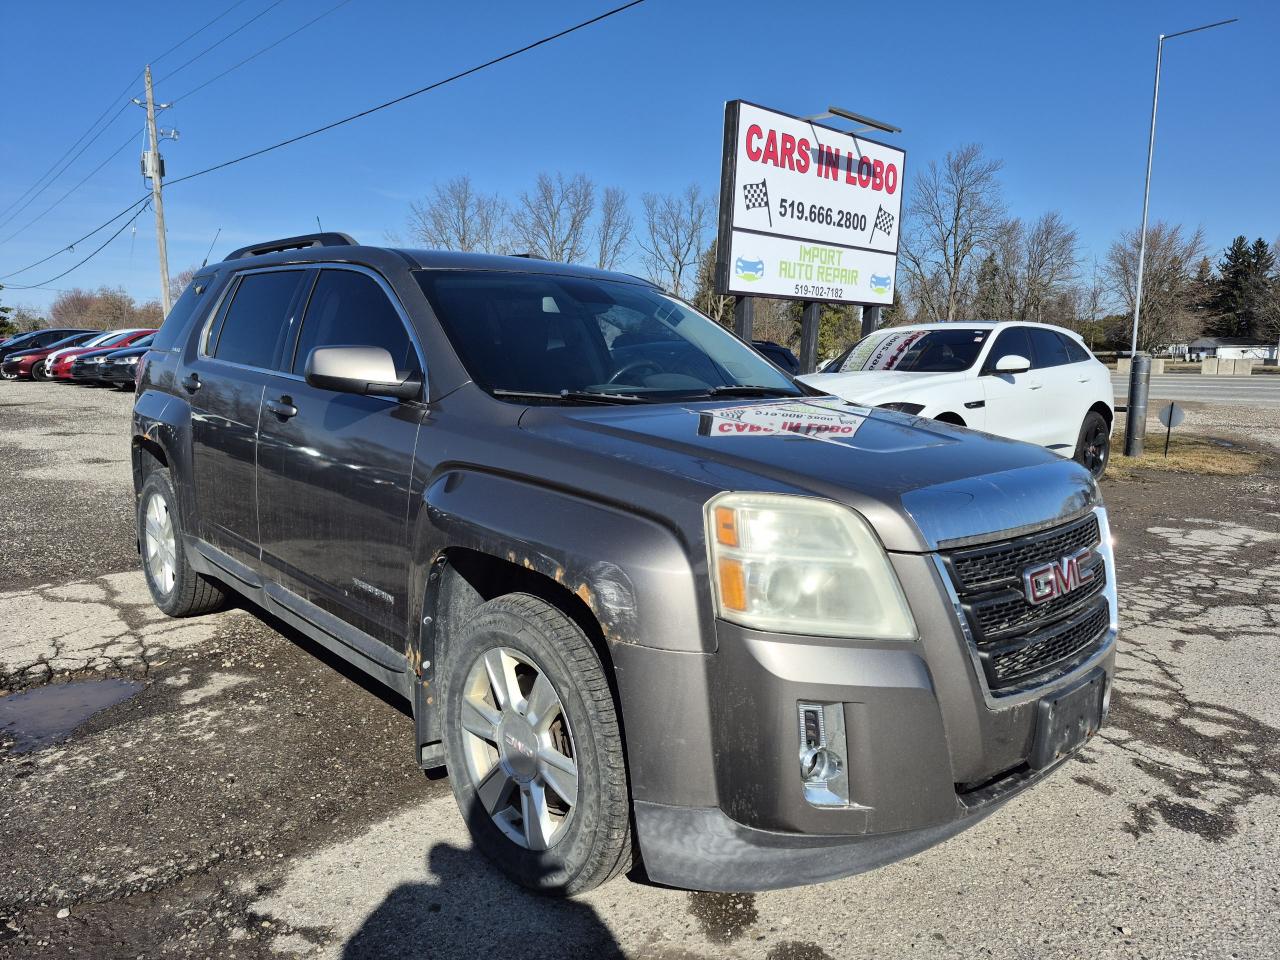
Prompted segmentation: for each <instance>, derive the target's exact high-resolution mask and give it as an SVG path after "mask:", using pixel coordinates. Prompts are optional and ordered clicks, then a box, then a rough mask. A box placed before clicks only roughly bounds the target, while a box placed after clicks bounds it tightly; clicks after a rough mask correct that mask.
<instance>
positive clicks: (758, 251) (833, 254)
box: [716, 100, 906, 373]
mask: <svg viewBox="0 0 1280 960" xmlns="http://www.w3.org/2000/svg"><path fill="white" fill-rule="evenodd" d="M905 165H906V153H905V152H904V151H903V150H900V149H899V148H897V147H893V146H890V145H888V144H884V143H880V142H878V141H875V140H868V139H867V138H865V137H862V136H859V135H858V134H854V133H847V132H845V131H843V130H837V129H835V128H834V127H828V126H825V125H823V124H820V123H815V122H814V121H812V120H806V119H804V118H802V117H796V116H792V115H791V114H786V113H780V112H779V111H776V110H769V109H766V108H765V107H760V106H757V105H755V104H752V103H747V102H745V101H742V100H734V101H731V102H729V103H727V104H726V105H725V130H724V159H723V168H722V172H721V179H720V217H719V231H718V244H717V248H716V250H717V252H716V290H717V292H718V293H720V294H722V295H731V296H737V297H739V298H747V297H761V296H762V297H781V298H786V299H788V300H801V301H805V302H806V303H807V304H808V305H809V307H811V308H812V309H810V308H808V307H807V308H806V310H805V315H804V327H803V328H802V334H801V355H802V357H801V369H802V370H803V371H804V372H806V373H807V372H811V371H812V370H813V369H814V365H815V364H816V361H817V318H818V315H819V308H818V307H817V305H818V304H820V303H849V304H861V305H863V306H870V307H875V306H881V305H888V304H891V303H893V288H894V283H895V280H896V273H897V255H898V232H899V227H900V225H901V222H902V187H903V183H904V176H905ZM739 302H741V299H740V300H739ZM877 312H878V311H877ZM874 316H875V315H874V314H873V317H874ZM735 319H737V320H743V319H745V318H742V317H741V315H738V314H735ZM739 325H740V324H739V323H735V327H737V326H739ZM809 327H812V328H813V329H812V330H810V329H808V328H809ZM738 332H739V334H740V335H741V334H742V333H743V331H742V330H739V331H738ZM747 333H748V336H747V339H749V330H748V331H747Z"/></svg>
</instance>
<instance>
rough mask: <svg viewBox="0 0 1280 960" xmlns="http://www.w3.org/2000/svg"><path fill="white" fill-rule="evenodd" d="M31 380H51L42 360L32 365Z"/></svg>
mask: <svg viewBox="0 0 1280 960" xmlns="http://www.w3.org/2000/svg"><path fill="white" fill-rule="evenodd" d="M31 379H32V380H40V381H45V380H49V379H52V378H51V377H50V376H49V369H48V366H47V365H46V364H45V362H44V361H43V360H40V361H37V362H36V363H34V364H32V366H31Z"/></svg>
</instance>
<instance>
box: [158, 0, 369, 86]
mask: <svg viewBox="0 0 1280 960" xmlns="http://www.w3.org/2000/svg"><path fill="white" fill-rule="evenodd" d="M350 2H351V0H339V2H338V3H336V4H334V5H333V6H332V7H330V8H329V9H328V10H326V11H325V12H324V13H322V14H320V15H319V16H318V17H312V18H311V19H310V20H308V21H307V22H306V23H304V24H303V25H302V26H300V27H298V28H297V29H296V30H292V31H290V32H289V33H286V34H285V35H284V36H283V37H281V38H280V39H279V40H276V41H274V42H273V43H269V44H267V45H266V46H265V47H263V48H262V49H261V50H259V51H258V52H257V53H251V54H250V55H249V56H247V57H245V58H244V59H243V60H241V61H240V62H239V63H236V64H233V65H232V66H230V67H227V69H225V70H223V71H222V72H221V73H219V74H215V75H214V76H212V77H210V78H209V79H208V80H206V81H205V82H204V83H201V84H198V85H197V86H194V87H192V88H191V89H190V90H188V91H187V92H186V93H183V94H180V95H179V96H176V97H173V98H172V99H171V100H170V101H169V103H170V105H173V104H176V103H177V102H178V101H179V100H185V99H186V98H187V97H189V96H191V95H192V94H193V93H196V92H197V91H200V90H203V89H204V88H205V87H207V86H209V84H211V83H215V82H217V81H218V80H221V79H222V78H223V77H225V76H226V75H227V74H229V73H231V72H232V71H233V70H239V69H240V68H241V67H243V66H244V65H245V64H246V63H249V62H250V61H251V60H256V59H257V58H258V57H260V56H262V55H263V54H264V53H266V52H267V51H268V50H272V49H274V48H275V47H278V46H280V44H282V43H284V42H285V41H286V40H288V39H290V38H291V37H295V36H297V35H298V34H299V33H301V32H302V31H303V30H306V29H307V28H308V27H309V26H311V25H312V24H314V23H318V22H319V21H321V20H323V19H324V18H325V17H327V16H329V14H331V13H333V12H334V11H336V10H338V9H339V8H340V7H345V6H346V5H347V4H348V3H350ZM169 76H173V74H170V75H169ZM166 79H167V78H166Z"/></svg>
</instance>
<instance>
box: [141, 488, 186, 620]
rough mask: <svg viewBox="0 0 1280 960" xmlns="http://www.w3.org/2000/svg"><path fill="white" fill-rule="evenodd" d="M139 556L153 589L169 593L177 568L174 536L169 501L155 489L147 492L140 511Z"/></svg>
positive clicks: (176, 550) (171, 589) (176, 549)
mask: <svg viewBox="0 0 1280 960" xmlns="http://www.w3.org/2000/svg"><path fill="white" fill-rule="evenodd" d="M142 556H143V560H144V561H145V563H146V565H147V571H148V572H149V573H150V574H151V580H152V582H153V583H154V584H155V585H156V589H158V590H159V591H160V592H161V593H163V594H166V595H167V594H169V593H172V592H173V585H174V581H175V580H176V579H177V571H178V548H177V537H176V535H175V533H174V529H173V517H172V515H171V514H170V513H169V503H168V501H167V500H165V498H164V497H162V496H160V494H158V493H153V494H151V497H150V499H148V500H147V508H146V511H145V512H144V513H143V532H142Z"/></svg>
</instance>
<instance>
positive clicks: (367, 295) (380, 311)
mask: <svg viewBox="0 0 1280 960" xmlns="http://www.w3.org/2000/svg"><path fill="white" fill-rule="evenodd" d="M337 346H349V347H382V348H383V349H384V350H386V351H387V353H389V354H391V359H392V360H394V361H395V365H396V372H397V373H398V374H399V375H400V378H401V379H404V378H405V377H407V376H409V375H410V374H414V373H420V372H421V371H419V370H418V357H417V354H416V353H415V352H414V349H413V341H412V340H410V339H409V333H408V331H406V330H405V327H404V323H403V322H402V321H401V319H400V315H399V314H398V313H397V312H396V308H395V307H394V306H392V304H391V301H390V300H389V299H388V298H387V295H386V293H385V292H383V289H382V287H380V286H379V285H378V283H377V281H376V280H374V279H373V278H372V277H370V276H369V275H368V274H364V273H357V272H356V271H354V270H322V271H321V272H320V279H319V280H317V281H316V288H315V290H314V291H313V292H312V294H311V301H310V303H309V304H308V305H307V313H306V316H305V317H304V318H303V321H302V332H301V333H300V334H299V336H298V346H297V349H295V350H294V352H293V372H294V373H297V374H301V373H302V372H303V371H304V370H306V367H307V357H308V356H310V355H311V351H312V350H314V349H315V348H316V347H337Z"/></svg>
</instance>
